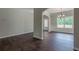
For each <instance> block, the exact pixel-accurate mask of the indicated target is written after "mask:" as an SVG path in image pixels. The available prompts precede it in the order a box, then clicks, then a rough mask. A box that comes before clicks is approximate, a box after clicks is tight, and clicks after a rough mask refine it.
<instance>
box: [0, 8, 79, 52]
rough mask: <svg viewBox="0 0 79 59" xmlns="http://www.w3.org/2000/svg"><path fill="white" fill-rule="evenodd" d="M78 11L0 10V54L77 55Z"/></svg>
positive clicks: (56, 9) (53, 9)
mask: <svg viewBox="0 0 79 59" xmlns="http://www.w3.org/2000/svg"><path fill="white" fill-rule="evenodd" d="M78 27H79V8H0V51H79V39H78V38H79V36H78V35H79V33H78V32H79V28H78Z"/></svg>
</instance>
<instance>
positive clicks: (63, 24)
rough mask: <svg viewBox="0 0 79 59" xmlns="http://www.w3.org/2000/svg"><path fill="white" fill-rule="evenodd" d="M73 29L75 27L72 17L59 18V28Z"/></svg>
mask: <svg viewBox="0 0 79 59" xmlns="http://www.w3.org/2000/svg"><path fill="white" fill-rule="evenodd" d="M72 27H73V17H72V16H68V17H64V18H57V28H72Z"/></svg>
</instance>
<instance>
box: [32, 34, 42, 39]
mask: <svg viewBox="0 0 79 59" xmlns="http://www.w3.org/2000/svg"><path fill="white" fill-rule="evenodd" d="M33 37H34V38H37V39H40V40H43V38H42V37H39V36H36V35H34V36H33Z"/></svg>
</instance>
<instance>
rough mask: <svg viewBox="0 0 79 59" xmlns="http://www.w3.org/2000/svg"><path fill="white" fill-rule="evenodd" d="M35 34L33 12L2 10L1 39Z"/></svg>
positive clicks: (0, 19)
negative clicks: (30, 33)
mask: <svg viewBox="0 0 79 59" xmlns="http://www.w3.org/2000/svg"><path fill="white" fill-rule="evenodd" d="M29 32H33V11H32V10H30V9H27V8H26V9H23V8H18V9H17V8H11V9H9V8H3V9H2V8H0V38H3V37H7V36H13V35H19V34H24V33H29Z"/></svg>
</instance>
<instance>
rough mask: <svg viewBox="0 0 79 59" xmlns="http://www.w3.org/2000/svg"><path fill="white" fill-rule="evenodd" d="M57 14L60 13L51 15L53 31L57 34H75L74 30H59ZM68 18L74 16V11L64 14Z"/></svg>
mask: <svg viewBox="0 0 79 59" xmlns="http://www.w3.org/2000/svg"><path fill="white" fill-rule="evenodd" d="M57 14H59V13H51V14H50V16H51V31H56V32H66V33H73V32H74V28H72V29H70V28H57V21H56V20H57ZM64 14H65V15H66V16H73V10H72V11H66V12H64Z"/></svg>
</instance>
